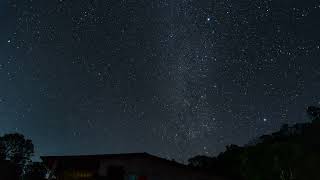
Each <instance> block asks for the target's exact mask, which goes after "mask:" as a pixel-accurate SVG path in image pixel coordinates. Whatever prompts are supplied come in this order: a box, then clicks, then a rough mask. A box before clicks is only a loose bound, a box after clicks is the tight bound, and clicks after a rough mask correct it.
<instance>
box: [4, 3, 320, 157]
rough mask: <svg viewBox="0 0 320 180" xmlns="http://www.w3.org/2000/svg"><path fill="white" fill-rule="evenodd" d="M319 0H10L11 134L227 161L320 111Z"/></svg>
mask: <svg viewBox="0 0 320 180" xmlns="http://www.w3.org/2000/svg"><path fill="white" fill-rule="evenodd" d="M319 19H320V1H319V0H304V1H302V0H141V1H138V0H0V134H1V135H2V134H4V133H8V132H20V133H23V134H25V135H26V136H27V137H28V138H31V139H32V140H33V142H34V144H35V146H36V155H65V154H97V153H125V152H149V153H152V154H155V155H160V156H162V157H165V158H170V159H171V158H174V159H176V160H180V161H183V160H186V159H187V158H188V157H191V156H194V155H196V154H205V155H217V154H218V153H219V152H221V151H223V150H224V148H225V146H226V145H228V144H238V145H243V144H246V143H248V142H250V141H251V140H253V139H254V138H256V137H258V136H260V135H262V134H266V133H271V132H274V131H276V130H278V129H279V128H280V126H281V125H282V124H284V123H289V124H294V123H297V122H306V121H308V119H307V117H306V115H305V109H306V107H307V106H308V105H320V20H319Z"/></svg>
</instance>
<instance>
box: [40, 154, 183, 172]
mask: <svg viewBox="0 0 320 180" xmlns="http://www.w3.org/2000/svg"><path fill="white" fill-rule="evenodd" d="M40 158H41V159H42V160H43V161H44V162H49V161H53V160H54V161H55V160H57V161H72V160H85V161H88V160H89V161H90V160H107V159H125V160H127V159H150V160H152V161H158V162H162V163H166V164H170V165H173V166H178V167H183V168H186V167H188V166H186V165H184V164H180V163H178V162H176V161H173V160H168V159H164V158H161V157H158V156H154V155H151V154H149V153H146V152H143V153H120V154H95V155H67V156H41V157H40Z"/></svg>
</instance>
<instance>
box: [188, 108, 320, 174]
mask: <svg viewBox="0 0 320 180" xmlns="http://www.w3.org/2000/svg"><path fill="white" fill-rule="evenodd" d="M307 113H308V115H309V116H310V118H311V120H312V122H311V123H304V124H295V125H293V126H289V125H287V124H286V125H283V126H282V127H281V129H280V130H279V131H278V132H275V133H273V134H271V135H263V136H261V137H260V138H259V139H257V141H256V143H255V144H251V145H247V146H244V147H239V146H237V145H230V146H227V149H226V151H225V152H223V153H221V154H220V155H219V156H217V157H206V156H196V157H193V158H191V159H189V163H190V165H191V166H194V167H197V168H201V169H206V170H209V171H212V172H215V173H216V174H218V175H222V176H227V177H229V178H230V179H237V180H238V179H245V180H305V179H319V177H320V174H318V173H319V172H320V166H319V163H320V140H319V138H320V108H317V107H309V108H308V109H307Z"/></svg>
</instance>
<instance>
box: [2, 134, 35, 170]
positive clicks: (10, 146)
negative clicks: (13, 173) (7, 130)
mask: <svg viewBox="0 0 320 180" xmlns="http://www.w3.org/2000/svg"><path fill="white" fill-rule="evenodd" d="M33 153H34V146H33V144H32V141H31V140H29V139H26V138H25V137H24V136H23V135H22V134H19V133H13V134H5V135H4V136H2V137H0V158H1V159H0V160H10V161H11V162H12V163H14V164H16V165H17V166H18V167H19V168H20V170H21V173H22V172H23V169H24V168H25V166H26V164H27V163H28V162H31V157H32V155H33Z"/></svg>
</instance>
